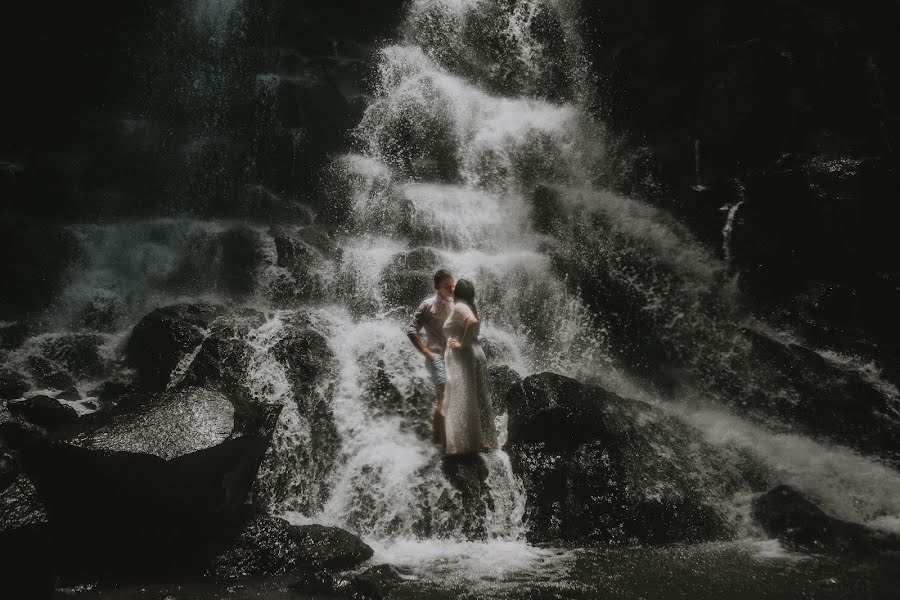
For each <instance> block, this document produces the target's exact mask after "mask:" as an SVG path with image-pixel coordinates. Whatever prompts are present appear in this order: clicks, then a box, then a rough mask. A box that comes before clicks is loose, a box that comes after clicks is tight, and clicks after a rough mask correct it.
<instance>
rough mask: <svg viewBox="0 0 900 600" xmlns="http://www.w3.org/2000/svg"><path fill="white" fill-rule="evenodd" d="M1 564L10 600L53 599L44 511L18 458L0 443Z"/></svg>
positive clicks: (53, 580) (50, 552) (50, 546)
mask: <svg viewBox="0 0 900 600" xmlns="http://www.w3.org/2000/svg"><path fill="white" fill-rule="evenodd" d="M0 564H2V565H3V569H4V576H3V591H4V593H5V594H8V595H9V597H10V598H29V599H30V598H35V599H37V598H46V599H50V598H52V597H53V590H54V588H55V584H56V579H57V576H56V557H55V553H54V548H53V544H52V540H51V535H50V527H49V524H48V519H47V512H46V510H45V508H44V505H43V503H42V502H41V499H40V497H39V494H38V491H37V490H36V489H35V487H34V484H33V483H32V481H31V480H30V479H29V478H28V476H27V475H25V474H24V473H23V472H22V469H21V465H20V464H19V461H18V459H17V457H16V456H15V455H14V454H13V453H12V452H10V450H9V448H7V447H6V446H5V445H4V444H3V443H0Z"/></svg>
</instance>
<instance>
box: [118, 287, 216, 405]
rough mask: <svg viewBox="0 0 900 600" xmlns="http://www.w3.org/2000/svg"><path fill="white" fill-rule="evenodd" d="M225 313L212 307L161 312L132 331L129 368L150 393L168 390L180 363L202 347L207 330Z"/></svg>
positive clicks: (182, 307)
mask: <svg viewBox="0 0 900 600" xmlns="http://www.w3.org/2000/svg"><path fill="white" fill-rule="evenodd" d="M222 312H223V309H222V308H221V307H216V306H211V305H208V304H176V305H173V306H166V307H163V308H157V309H156V310H154V311H152V312H151V313H149V314H148V315H146V316H145V317H144V318H143V319H141V320H140V322H139V323H138V324H137V325H135V326H134V328H133V329H132V330H131V336H130V337H129V338H128V342H127V343H126V345H125V360H126V362H127V364H128V365H129V366H131V367H133V368H134V369H135V371H137V373H138V376H139V377H140V379H141V382H142V384H143V385H144V386H145V387H146V388H147V389H149V390H161V389H164V388H165V387H166V385H167V384H168V383H169V380H170V377H171V375H172V371H173V370H174V369H175V367H176V366H177V365H178V363H179V361H180V360H181V359H182V358H184V356H185V355H186V354H188V353H190V352H191V351H193V350H194V349H195V348H196V347H197V346H199V345H200V343H201V342H202V341H203V339H204V337H205V335H206V327H207V326H208V325H209V324H210V322H211V321H212V320H213V319H214V318H215V317H217V316H218V315H220V314H221V313H222Z"/></svg>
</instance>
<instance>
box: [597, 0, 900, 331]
mask: <svg viewBox="0 0 900 600" xmlns="http://www.w3.org/2000/svg"><path fill="white" fill-rule="evenodd" d="M887 9H888V5H887V4H881V3H845V2H806V1H803V0H799V1H798V0H765V1H764V2H748V1H744V0H739V1H737V2H730V1H728V2H726V1H722V0H704V1H700V2H692V3H689V4H683V3H681V4H675V3H661V2H651V1H639V2H628V3H625V2H606V1H601V2H589V3H584V29H585V35H586V38H587V40H586V47H587V49H588V52H589V53H590V55H591V61H592V64H593V70H594V76H595V78H596V80H595V82H596V86H595V88H596V91H597V94H596V96H595V97H594V98H593V103H594V109H595V112H596V113H597V114H598V115H599V116H600V117H601V118H602V119H603V120H604V121H605V122H606V123H607V124H608V125H610V126H611V127H612V128H613V130H614V131H616V132H619V133H620V134H622V135H624V136H626V137H627V138H628V139H629V141H630V146H631V147H632V148H633V149H635V150H636V152H635V153H636V157H635V160H634V164H633V170H632V172H631V174H630V176H629V177H626V178H625V179H626V181H623V182H622V187H623V189H624V190H625V191H627V192H628V193H632V194H635V195H638V196H643V197H648V198H651V199H653V200H655V201H656V202H657V203H658V204H660V205H662V206H664V207H665V208H667V209H669V210H672V211H673V212H674V213H676V214H677V215H678V216H679V217H680V218H681V219H682V220H684V221H685V222H686V223H688V224H689V225H690V226H692V228H693V229H694V231H695V232H696V233H697V234H698V236H699V237H700V238H701V239H702V240H704V241H706V242H707V243H708V244H709V245H710V246H712V247H714V248H715V249H716V250H719V249H720V248H722V247H723V243H724V242H725V240H723V234H722V230H723V228H724V225H725V221H726V213H725V212H724V211H722V207H723V206H726V207H727V206H729V205H730V206H733V205H734V204H736V203H737V202H739V201H741V200H744V201H745V204H744V205H743V206H742V207H741V208H740V209H739V210H738V211H737V212H736V213H735V215H734V217H735V221H734V232H733V235H734V242H733V243H734V245H733V248H732V249H731V250H732V252H731V256H730V258H731V259H732V260H733V261H734V264H735V266H736V267H737V268H739V269H740V270H741V271H742V276H743V278H742V284H743V289H744V291H745V292H748V293H749V294H750V296H751V297H753V298H754V299H755V300H757V301H762V302H766V303H768V302H773V301H779V300H782V299H784V298H785V296H788V295H790V294H792V293H795V292H797V290H798V289H803V287H804V285H805V284H807V283H808V282H809V281H818V280H830V281H840V282H846V283H847V284H848V285H849V286H851V287H852V288H853V290H854V293H857V294H859V295H860V296H861V297H862V301H863V302H864V303H868V304H869V305H872V304H877V303H878V302H879V301H878V300H871V301H870V297H871V296H873V295H875V296H879V295H883V290H881V288H893V287H896V282H897V274H898V272H900V269H898V263H897V258H896V256H897V253H896V252H895V251H894V249H893V247H892V240H893V237H894V236H893V234H892V232H891V230H890V225H889V224H890V223H896V222H897V217H898V209H897V207H896V203H895V202H893V201H892V200H891V197H892V192H893V190H895V189H896V185H897V183H898V173H897V160H896V159H897V145H898V134H900V120H898V114H897V96H898V92H900V89H898V86H900V78H898V77H897V73H898V59H897V57H898V56H900V47H898V46H900V43H898V41H897V37H896V36H895V35H893V34H892V32H891V31H890V29H889V28H890V25H889V23H891V22H892V21H893V20H892V19H891V18H890V15H889V14H888V12H887ZM880 290H881V291H880ZM864 312H865V309H862V310H857V313H858V314H860V315H861V314H862V313H864Z"/></svg>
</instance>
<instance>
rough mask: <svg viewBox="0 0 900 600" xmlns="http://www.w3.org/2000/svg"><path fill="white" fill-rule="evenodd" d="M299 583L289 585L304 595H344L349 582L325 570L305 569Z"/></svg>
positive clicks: (300, 575) (298, 580) (300, 573)
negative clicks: (343, 592)
mask: <svg viewBox="0 0 900 600" xmlns="http://www.w3.org/2000/svg"><path fill="white" fill-rule="evenodd" d="M298 575H299V578H298V579H297V581H295V582H294V583H292V584H291V585H289V586H288V587H289V588H290V589H292V590H296V591H298V592H302V593H304V594H328V595H338V596H340V595H342V591H343V590H345V589H347V588H348V587H349V582H348V581H347V580H346V579H343V578H341V577H339V576H336V575H335V574H334V573H330V572H328V571H326V570H324V569H305V570H303V571H300V572H299V573H298Z"/></svg>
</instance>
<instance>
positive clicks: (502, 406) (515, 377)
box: [488, 365, 522, 415]
mask: <svg viewBox="0 0 900 600" xmlns="http://www.w3.org/2000/svg"><path fill="white" fill-rule="evenodd" d="M521 382H522V377H521V376H520V375H519V374H518V373H516V372H515V371H514V370H513V369H512V368H511V367H509V366H507V365H491V366H490V367H488V385H489V386H490V389H491V404H492V405H493V407H494V414H495V415H502V414H503V413H505V412H506V392H507V391H509V389H510V388H511V387H513V386H514V385H518V384H519V383H521Z"/></svg>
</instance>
